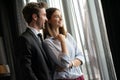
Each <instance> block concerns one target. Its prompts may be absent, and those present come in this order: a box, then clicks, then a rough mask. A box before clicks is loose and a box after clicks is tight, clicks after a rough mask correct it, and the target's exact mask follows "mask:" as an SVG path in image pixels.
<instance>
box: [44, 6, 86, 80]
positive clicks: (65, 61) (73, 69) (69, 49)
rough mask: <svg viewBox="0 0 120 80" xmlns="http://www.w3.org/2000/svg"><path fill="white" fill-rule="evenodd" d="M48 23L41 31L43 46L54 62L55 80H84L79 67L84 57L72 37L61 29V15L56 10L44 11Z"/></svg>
mask: <svg viewBox="0 0 120 80" xmlns="http://www.w3.org/2000/svg"><path fill="white" fill-rule="evenodd" d="M46 14H47V18H48V21H47V23H46V26H45V29H44V30H43V34H44V38H45V40H44V42H43V46H44V49H45V51H46V52H47V54H48V55H49V56H50V58H51V60H52V61H53V62H54V64H55V67H53V69H52V70H55V72H54V79H55V80H84V78H83V73H82V72H81V69H80V66H81V65H82V64H83V63H84V57H83V55H82V53H81V52H80V50H79V49H78V47H77V44H76V42H75V40H74V39H73V37H72V36H71V35H70V33H68V32H67V31H65V29H64V27H63V21H62V15H61V12H60V10H59V9H57V8H48V9H47V10H46Z"/></svg>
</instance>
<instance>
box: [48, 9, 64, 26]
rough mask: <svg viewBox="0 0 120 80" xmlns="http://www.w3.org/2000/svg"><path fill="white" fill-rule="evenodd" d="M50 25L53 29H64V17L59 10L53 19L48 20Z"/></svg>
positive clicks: (53, 15)
mask: <svg viewBox="0 0 120 80" xmlns="http://www.w3.org/2000/svg"><path fill="white" fill-rule="evenodd" d="M48 23H50V24H51V25H52V26H53V27H62V26H63V21H62V15H61V12H60V11H59V10H56V11H55V12H54V13H53V14H52V16H51V19H50V20H48Z"/></svg>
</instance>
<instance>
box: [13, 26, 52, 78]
mask: <svg viewBox="0 0 120 80" xmlns="http://www.w3.org/2000/svg"><path fill="white" fill-rule="evenodd" d="M15 65H16V66H17V70H16V78H17V80H51V75H50V70H49V68H48V66H50V63H49V62H48V58H47V56H46V54H45V52H44V50H43V48H42V46H41V43H40V41H39V40H38V38H37V37H36V36H35V34H34V33H33V32H32V31H31V30H30V29H29V28H27V29H26V31H25V32H24V33H23V34H22V35H21V36H20V37H19V41H18V43H17V48H16V64H15Z"/></svg>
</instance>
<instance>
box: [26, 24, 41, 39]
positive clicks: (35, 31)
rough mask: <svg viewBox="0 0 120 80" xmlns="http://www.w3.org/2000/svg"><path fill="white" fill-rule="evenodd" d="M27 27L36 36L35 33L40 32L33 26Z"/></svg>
mask: <svg viewBox="0 0 120 80" xmlns="http://www.w3.org/2000/svg"><path fill="white" fill-rule="evenodd" d="M28 28H29V29H30V30H31V31H32V32H33V33H34V34H35V35H36V36H37V34H39V33H40V31H38V30H36V29H35V28H33V27H30V26H28ZM37 37H38V36H37Z"/></svg>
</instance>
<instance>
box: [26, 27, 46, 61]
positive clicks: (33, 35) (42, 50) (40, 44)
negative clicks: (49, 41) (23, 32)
mask: <svg viewBox="0 0 120 80" xmlns="http://www.w3.org/2000/svg"><path fill="white" fill-rule="evenodd" d="M27 32H29V33H30V34H31V35H32V37H33V38H34V39H35V41H36V43H37V44H38V46H39V48H40V50H41V52H42V54H43V56H44V58H45V59H46V60H47V56H46V54H45V51H44V49H43V47H42V43H41V42H40V41H39V39H38V38H37V37H36V36H35V34H34V33H33V32H32V31H31V30H30V29H29V28H27Z"/></svg>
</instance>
